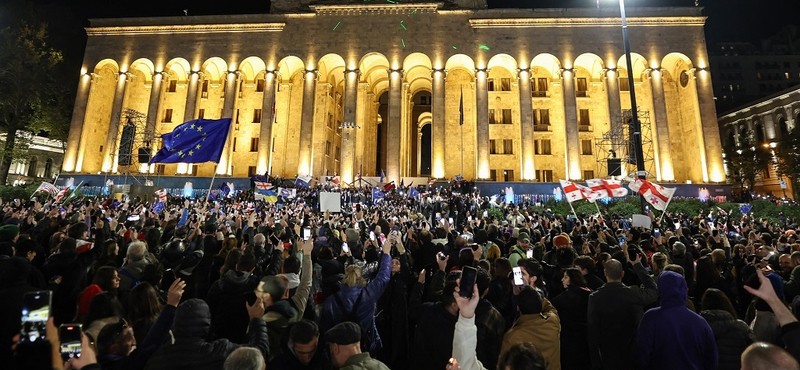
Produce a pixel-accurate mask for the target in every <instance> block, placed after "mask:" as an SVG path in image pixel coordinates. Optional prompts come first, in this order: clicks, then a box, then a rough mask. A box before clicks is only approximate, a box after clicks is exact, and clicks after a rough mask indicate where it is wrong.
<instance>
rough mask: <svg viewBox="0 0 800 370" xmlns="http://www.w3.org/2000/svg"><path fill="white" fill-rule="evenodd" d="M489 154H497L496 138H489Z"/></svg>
mask: <svg viewBox="0 0 800 370" xmlns="http://www.w3.org/2000/svg"><path fill="white" fill-rule="evenodd" d="M489 154H497V140H494V139H492V140H489Z"/></svg>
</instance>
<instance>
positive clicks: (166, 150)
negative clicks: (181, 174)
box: [150, 118, 231, 163]
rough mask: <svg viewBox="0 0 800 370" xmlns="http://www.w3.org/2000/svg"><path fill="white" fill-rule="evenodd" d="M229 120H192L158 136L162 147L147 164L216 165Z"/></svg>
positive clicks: (226, 135)
mask: <svg viewBox="0 0 800 370" xmlns="http://www.w3.org/2000/svg"><path fill="white" fill-rule="evenodd" d="M230 128H231V119H230V118H223V119H214V120H210V119H196V120H193V121H189V122H186V123H182V124H180V125H179V126H178V127H175V130H173V131H172V132H170V133H168V134H164V135H161V139H162V140H163V141H164V147H163V148H161V150H159V151H158V153H156V155H155V156H154V157H153V159H151V160H150V163H204V162H214V163H219V158H220V157H221V156H222V151H223V149H224V148H225V140H226V139H227V138H228V132H229V131H230Z"/></svg>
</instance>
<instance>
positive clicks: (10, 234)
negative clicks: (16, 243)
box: [0, 225, 19, 242]
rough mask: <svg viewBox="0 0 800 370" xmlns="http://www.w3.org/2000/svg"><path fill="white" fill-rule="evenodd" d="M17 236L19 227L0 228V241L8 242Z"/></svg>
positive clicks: (4, 226)
mask: <svg viewBox="0 0 800 370" xmlns="http://www.w3.org/2000/svg"><path fill="white" fill-rule="evenodd" d="M18 234H19V226H17V225H3V226H0V241H7V242H10V241H12V240H14V238H16V237H17V235H18Z"/></svg>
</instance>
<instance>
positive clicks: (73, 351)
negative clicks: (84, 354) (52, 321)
mask: <svg viewBox="0 0 800 370" xmlns="http://www.w3.org/2000/svg"><path fill="white" fill-rule="evenodd" d="M81 331H82V330H81V324H63V325H61V327H60V328H59V331H58V339H59V340H60V341H61V358H62V359H63V360H64V361H65V362H66V361H69V360H70V359H72V358H79V357H81Z"/></svg>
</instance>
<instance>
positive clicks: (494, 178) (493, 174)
mask: <svg viewBox="0 0 800 370" xmlns="http://www.w3.org/2000/svg"><path fill="white" fill-rule="evenodd" d="M489 180H492V181H497V170H489Z"/></svg>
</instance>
